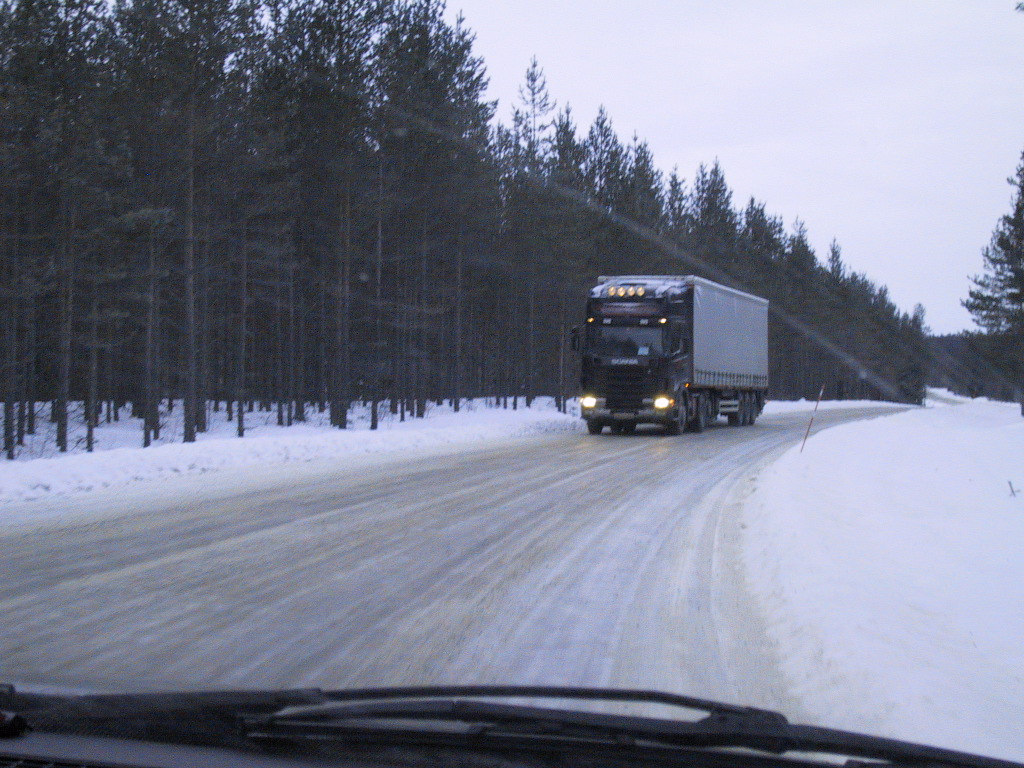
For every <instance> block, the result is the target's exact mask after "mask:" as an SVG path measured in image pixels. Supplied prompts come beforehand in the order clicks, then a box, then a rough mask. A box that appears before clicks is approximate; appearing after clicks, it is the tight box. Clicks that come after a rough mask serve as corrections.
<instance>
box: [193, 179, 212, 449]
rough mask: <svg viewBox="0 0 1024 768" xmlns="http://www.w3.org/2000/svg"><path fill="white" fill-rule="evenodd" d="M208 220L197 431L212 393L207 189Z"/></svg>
mask: <svg viewBox="0 0 1024 768" xmlns="http://www.w3.org/2000/svg"><path fill="white" fill-rule="evenodd" d="M206 195H207V199H206V220H205V222H204V224H203V250H202V254H201V256H200V263H199V380H198V382H197V384H196V387H197V390H196V400H197V403H196V431H197V432H205V431H206V430H207V429H208V428H209V425H208V424H207V422H206V404H207V398H208V397H209V395H210V392H209V387H210V245H211V243H210V240H211V236H212V233H211V228H212V222H211V219H212V212H211V203H210V192H209V189H207V193H206Z"/></svg>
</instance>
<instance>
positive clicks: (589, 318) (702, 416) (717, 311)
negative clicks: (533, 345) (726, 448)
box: [572, 275, 768, 434]
mask: <svg viewBox="0 0 1024 768" xmlns="http://www.w3.org/2000/svg"><path fill="white" fill-rule="evenodd" d="M572 346H573V348H574V349H576V350H577V351H578V352H580V353H581V358H582V359H581V372H580V386H581V390H582V391H581V394H580V400H579V402H580V412H581V415H582V417H583V419H584V420H585V421H586V422H587V429H588V431H589V432H590V433H591V434H600V433H601V432H602V431H603V430H604V429H605V427H608V428H609V429H610V430H611V431H612V432H617V433H629V432H632V431H634V430H635V429H636V426H637V425H638V424H657V425H661V426H662V427H664V428H665V430H666V431H668V432H670V433H672V434H675V433H678V432H680V431H684V430H685V431H691V432H702V431H703V430H704V428H705V427H706V426H707V425H708V424H710V423H711V422H713V421H714V420H715V419H717V418H718V417H719V416H720V415H721V416H725V417H726V419H727V420H728V422H729V424H731V425H734V426H746V425H750V424H753V423H754V421H755V420H756V419H757V417H758V416H759V415H760V414H761V411H762V409H763V408H764V402H765V397H766V395H767V392H768V300H767V299H763V298H760V297H759V296H753V295H751V294H749V293H744V292H742V291H738V290H736V289H734V288H729V287H728V286H725V285H719V284H718V283H714V282H712V281H710V280H706V279H704V278H700V277H695V276H693V275H619V276H602V277H600V278H598V284H597V285H596V286H594V287H593V288H592V289H591V290H590V296H589V297H588V299H587V314H586V322H585V324H584V325H583V327H582V329H580V328H576V329H574V331H573V338H572Z"/></svg>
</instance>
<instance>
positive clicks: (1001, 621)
mask: <svg viewBox="0 0 1024 768" xmlns="http://www.w3.org/2000/svg"><path fill="white" fill-rule="evenodd" d="M962 400H963V399H962V398H957V397H956V396H954V395H951V394H950V393H946V392H934V391H933V392H931V393H930V395H929V398H928V404H929V405H932V406H936V407H931V408H921V409H915V410H912V411H907V412H904V413H899V414H896V415H892V416H887V417H883V418H878V419H873V420H868V421H860V422H854V423H850V424H845V425H842V426H839V427H835V428H833V429H829V430H825V431H823V432H820V433H818V434H817V435H815V436H813V437H811V439H810V440H809V441H808V442H807V446H806V448H805V450H804V451H803V453H800V452H799V449H798V448H793V449H791V450H790V451H789V452H787V453H786V454H784V455H783V456H782V457H781V458H780V459H779V460H778V461H777V462H775V463H774V464H772V465H770V466H769V467H768V468H766V469H765V470H764V471H763V472H762V473H761V475H760V476H759V478H758V480H757V488H756V490H755V491H754V493H753V495H752V497H751V498H750V500H749V502H748V504H747V505H746V507H745V510H744V525H745V531H744V539H743V551H744V559H745V563H744V565H745V568H746V571H747V578H748V583H749V584H750V585H752V589H753V591H754V593H755V598H756V599H757V601H758V602H759V604H760V606H761V609H762V612H763V614H764V616H765V618H766V621H767V624H768V629H769V636H770V639H771V640H772V642H773V643H774V645H775V646H776V648H775V651H776V653H777V655H778V656H779V658H780V659H781V661H782V667H783V674H784V675H785V676H786V678H787V680H788V682H789V685H790V687H791V693H792V694H793V696H794V697H795V698H796V699H797V700H799V701H801V703H802V704H801V706H802V707H803V708H804V710H805V712H804V713H802V714H803V715H804V716H806V717H808V718H810V719H812V720H814V721H816V722H818V723H820V724H822V725H829V726H835V727H842V728H847V729H851V730H858V731H866V732H870V733H878V734H882V735H888V736H894V737H897V738H903V739H908V740H911V741H920V742H925V743H931V744H936V745H941V746H946V747H951V748H956V749H963V750H969V751H974V752H980V753H983V754H987V755H992V756H998V757H1003V758H1010V759H1017V760H1020V759H1022V758H1024V720H1022V718H1021V716H1020V713H1021V709H1022V707H1024V419H1022V418H1021V414H1020V407H1019V406H1018V405H1015V404H1006V403H995V402H987V401H968V402H965V403H962V404H958V405H949V403H950V402H956V401H962ZM944 403H945V405H944ZM1011 489H1012V490H1011ZM1014 493H1016V496H1014V495H1013V494H1014Z"/></svg>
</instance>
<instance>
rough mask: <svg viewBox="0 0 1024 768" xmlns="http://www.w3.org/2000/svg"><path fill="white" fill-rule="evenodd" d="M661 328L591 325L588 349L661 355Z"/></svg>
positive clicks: (603, 351) (628, 353) (607, 353)
mask: <svg viewBox="0 0 1024 768" xmlns="http://www.w3.org/2000/svg"><path fill="white" fill-rule="evenodd" d="M662 336H663V333H662V330H661V328H640V327H635V326H622V325H619V326H614V325H605V326H601V325H598V326H590V327H589V328H587V351H589V352H591V353H592V354H595V355H654V354H658V355H660V354H661V353H662V349H663V345H662Z"/></svg>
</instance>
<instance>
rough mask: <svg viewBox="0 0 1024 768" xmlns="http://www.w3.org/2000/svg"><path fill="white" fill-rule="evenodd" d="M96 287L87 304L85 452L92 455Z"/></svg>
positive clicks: (96, 369) (96, 368) (96, 366)
mask: <svg viewBox="0 0 1024 768" xmlns="http://www.w3.org/2000/svg"><path fill="white" fill-rule="evenodd" d="M97 288H98V285H97V284H96V283H93V290H92V300H91V301H90V304H89V382H88V387H87V392H86V397H85V450H86V451H88V452H89V453H92V449H93V443H94V440H95V432H96V406H97V402H96V395H97V386H96V383H97V380H98V379H99V360H98V356H99V343H100V339H99V335H100V334H99V325H100V318H99V311H100V308H99V305H98V304H97V303H96V290H97Z"/></svg>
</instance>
